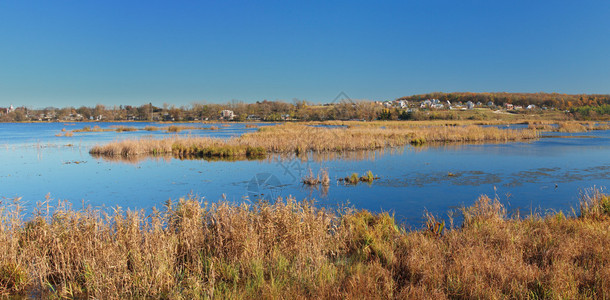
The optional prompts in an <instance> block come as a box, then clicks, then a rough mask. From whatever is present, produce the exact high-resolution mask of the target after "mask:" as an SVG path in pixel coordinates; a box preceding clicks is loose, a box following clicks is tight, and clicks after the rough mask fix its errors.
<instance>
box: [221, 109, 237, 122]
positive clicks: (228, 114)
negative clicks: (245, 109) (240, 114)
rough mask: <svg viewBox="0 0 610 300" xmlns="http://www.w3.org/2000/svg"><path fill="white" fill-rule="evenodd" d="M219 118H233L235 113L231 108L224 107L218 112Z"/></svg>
mask: <svg viewBox="0 0 610 300" xmlns="http://www.w3.org/2000/svg"><path fill="white" fill-rule="evenodd" d="M220 118H221V119H223V120H233V118H235V113H233V111H232V110H228V109H225V110H223V111H221V112H220Z"/></svg>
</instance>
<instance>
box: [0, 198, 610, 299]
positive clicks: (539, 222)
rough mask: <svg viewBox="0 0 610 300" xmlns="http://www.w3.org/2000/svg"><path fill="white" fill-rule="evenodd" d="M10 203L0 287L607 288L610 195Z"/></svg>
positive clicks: (516, 292) (367, 292) (179, 291)
mask: <svg viewBox="0 0 610 300" xmlns="http://www.w3.org/2000/svg"><path fill="white" fill-rule="evenodd" d="M53 205H54V203H52V202H51V201H49V200H47V201H46V202H43V203H41V204H40V205H39V206H38V208H37V209H36V211H34V212H33V214H32V215H33V217H31V218H29V219H24V218H23V213H24V212H23V211H22V210H21V206H20V203H19V201H13V202H7V201H6V200H3V203H2V205H0V216H1V219H0V295H5V296H18V295H23V296H30V297H48V296H53V295H54V296H59V297H77V298H80V297H82V298H84V297H95V298H98V297H105V298H125V297H127V298H147V297H152V298H159V297H160V298H201V297H214V298H216V297H219V298H259V297H262V298H354V297H355V298H413V299H415V298H417V299H421V298H487V299H489V298H528V297H530V298H572V299H574V298H583V297H584V298H607V297H609V296H610V286H609V285H608V282H610V271H609V270H610V250H608V248H607V247H606V246H607V245H608V244H609V243H610V234H609V233H608V228H609V227H610V198H609V197H608V196H607V195H604V194H601V193H600V192H599V191H590V193H589V194H588V195H587V196H583V198H582V199H581V205H580V210H579V213H578V214H577V215H569V214H567V215H566V214H564V213H562V212H558V213H552V214H549V215H546V216H539V215H531V216H526V217H523V218H521V217H519V216H512V217H509V216H507V213H506V209H505V208H504V206H502V204H501V203H500V202H499V201H498V200H496V199H490V198H488V197H486V196H482V197H480V198H479V199H478V200H477V202H476V203H475V204H474V205H472V206H470V207H466V208H463V209H461V210H460V211H459V213H458V214H456V215H455V216H456V217H459V218H461V219H463V220H464V221H463V224H461V225H460V226H458V227H454V226H453V225H452V222H451V219H448V220H447V221H446V222H444V221H440V220H438V219H435V218H434V217H432V216H427V222H426V226H424V228H422V229H420V230H414V231H410V230H406V229H404V228H402V227H401V226H400V225H399V224H397V223H396V222H395V220H394V218H393V217H392V216H390V215H388V214H387V213H378V214H375V213H370V212H367V211H363V210H353V209H347V208H346V209H340V210H338V211H328V210H324V209H318V208H316V207H315V206H314V205H313V204H312V203H310V202H307V201H303V202H297V201H295V200H294V199H286V200H278V201H277V202H275V203H266V202H265V203H256V204H250V205H246V204H241V205H240V204H230V203H225V202H221V203H216V204H209V203H207V202H200V201H199V199H192V198H191V199H181V200H180V201H179V202H178V203H171V202H168V203H167V205H166V206H165V207H164V208H162V209H161V210H155V211H154V212H153V213H152V214H151V215H148V216H145V215H144V213H143V212H142V211H130V210H127V211H124V210H121V209H116V210H114V211H112V212H111V213H108V214H107V213H105V212H102V211H99V210H94V209H88V210H73V209H71V208H70V206H69V205H68V204H66V203H60V204H58V205H55V207H53Z"/></svg>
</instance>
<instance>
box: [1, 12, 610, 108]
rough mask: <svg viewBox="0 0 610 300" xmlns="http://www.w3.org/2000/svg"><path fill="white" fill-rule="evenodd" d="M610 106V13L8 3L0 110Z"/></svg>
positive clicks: (3, 21) (3, 26) (4, 15)
mask: <svg viewBox="0 0 610 300" xmlns="http://www.w3.org/2000/svg"><path fill="white" fill-rule="evenodd" d="M341 91H344V92H345V93H347V94H348V95H349V96H350V97H351V98H356V99H373V100H386V99H395V98H397V97H400V96H406V95H411V94H418V93H425V92H433V91H441V92H452V91H472V92H491V91H506V92H540V91H542V92H560V93H602V94H607V93H610V1H605V0H604V1H586V0H582V1H531V0H528V1H515V0H506V1H494V0H485V1H465V0H454V1H433V0H420V1H397V2H390V1H368V2H363V1H293V2H292V3H289V2H288V1H214V2H206V1H151V0H147V1H124V0H123V1H109V0H104V1H74V0H73V1H61V0H53V1H27V0H23V1H21V0H20V1H1V2H0V106H7V105H8V104H10V103H12V104H13V105H16V106H17V105H19V106H21V105H25V106H29V107H34V108H36V107H44V106H57V107H63V106H80V105H87V106H92V105H95V104H96V103H101V104H105V105H119V104H131V105H141V104H144V103H148V102H153V104H157V105H159V104H162V103H164V102H167V103H172V104H176V105H187V104H190V103H192V102H199V101H206V102H208V103H224V102H227V101H230V100H232V99H237V100H242V101H246V102H254V101H257V100H263V99H268V100H277V99H281V100H286V101H291V100H292V99H293V98H298V99H305V100H309V101H312V102H328V101H331V100H332V99H333V98H334V97H335V96H336V95H337V94H339V93H340V92H341Z"/></svg>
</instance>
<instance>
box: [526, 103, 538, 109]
mask: <svg viewBox="0 0 610 300" xmlns="http://www.w3.org/2000/svg"><path fill="white" fill-rule="evenodd" d="M534 108H536V105H534V104H530V105H528V106H527V109H534Z"/></svg>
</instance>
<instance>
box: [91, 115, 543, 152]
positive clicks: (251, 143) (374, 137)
mask: <svg viewBox="0 0 610 300" xmlns="http://www.w3.org/2000/svg"><path fill="white" fill-rule="evenodd" d="M538 137H539V132H538V131H535V130H512V129H498V128H495V127H481V126H474V125H471V126H420V127H403V128H384V127H365V126H362V127H361V126H353V127H348V128H323V127H312V126H307V125H301V124H293V123H286V124H282V125H276V126H268V127H262V128H259V129H258V131H256V132H253V133H246V134H244V135H242V136H240V137H234V138H230V139H218V138H204V137H199V138H195V137H171V138H165V139H149V138H144V139H138V140H123V141H118V142H112V143H109V144H106V145H103V146H96V147H93V148H92V149H91V153H92V154H97V155H104V156H130V155H149V154H166V153H180V154H192V155H197V154H198V153H202V154H205V153H207V152H206V150H204V151H202V149H208V148H223V149H231V151H233V150H234V151H235V152H238V153H241V152H244V151H246V150H247V149H249V150H247V151H248V152H252V153H256V154H257V155H264V154H265V153H296V154H303V153H306V152H309V151H313V152H342V151H354V150H376V149H383V148H390V147H396V146H403V145H407V144H424V143H435V142H441V143H443V142H444V143H451V142H461V143H469V142H508V141H523V140H530V139H535V138H538Z"/></svg>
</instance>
